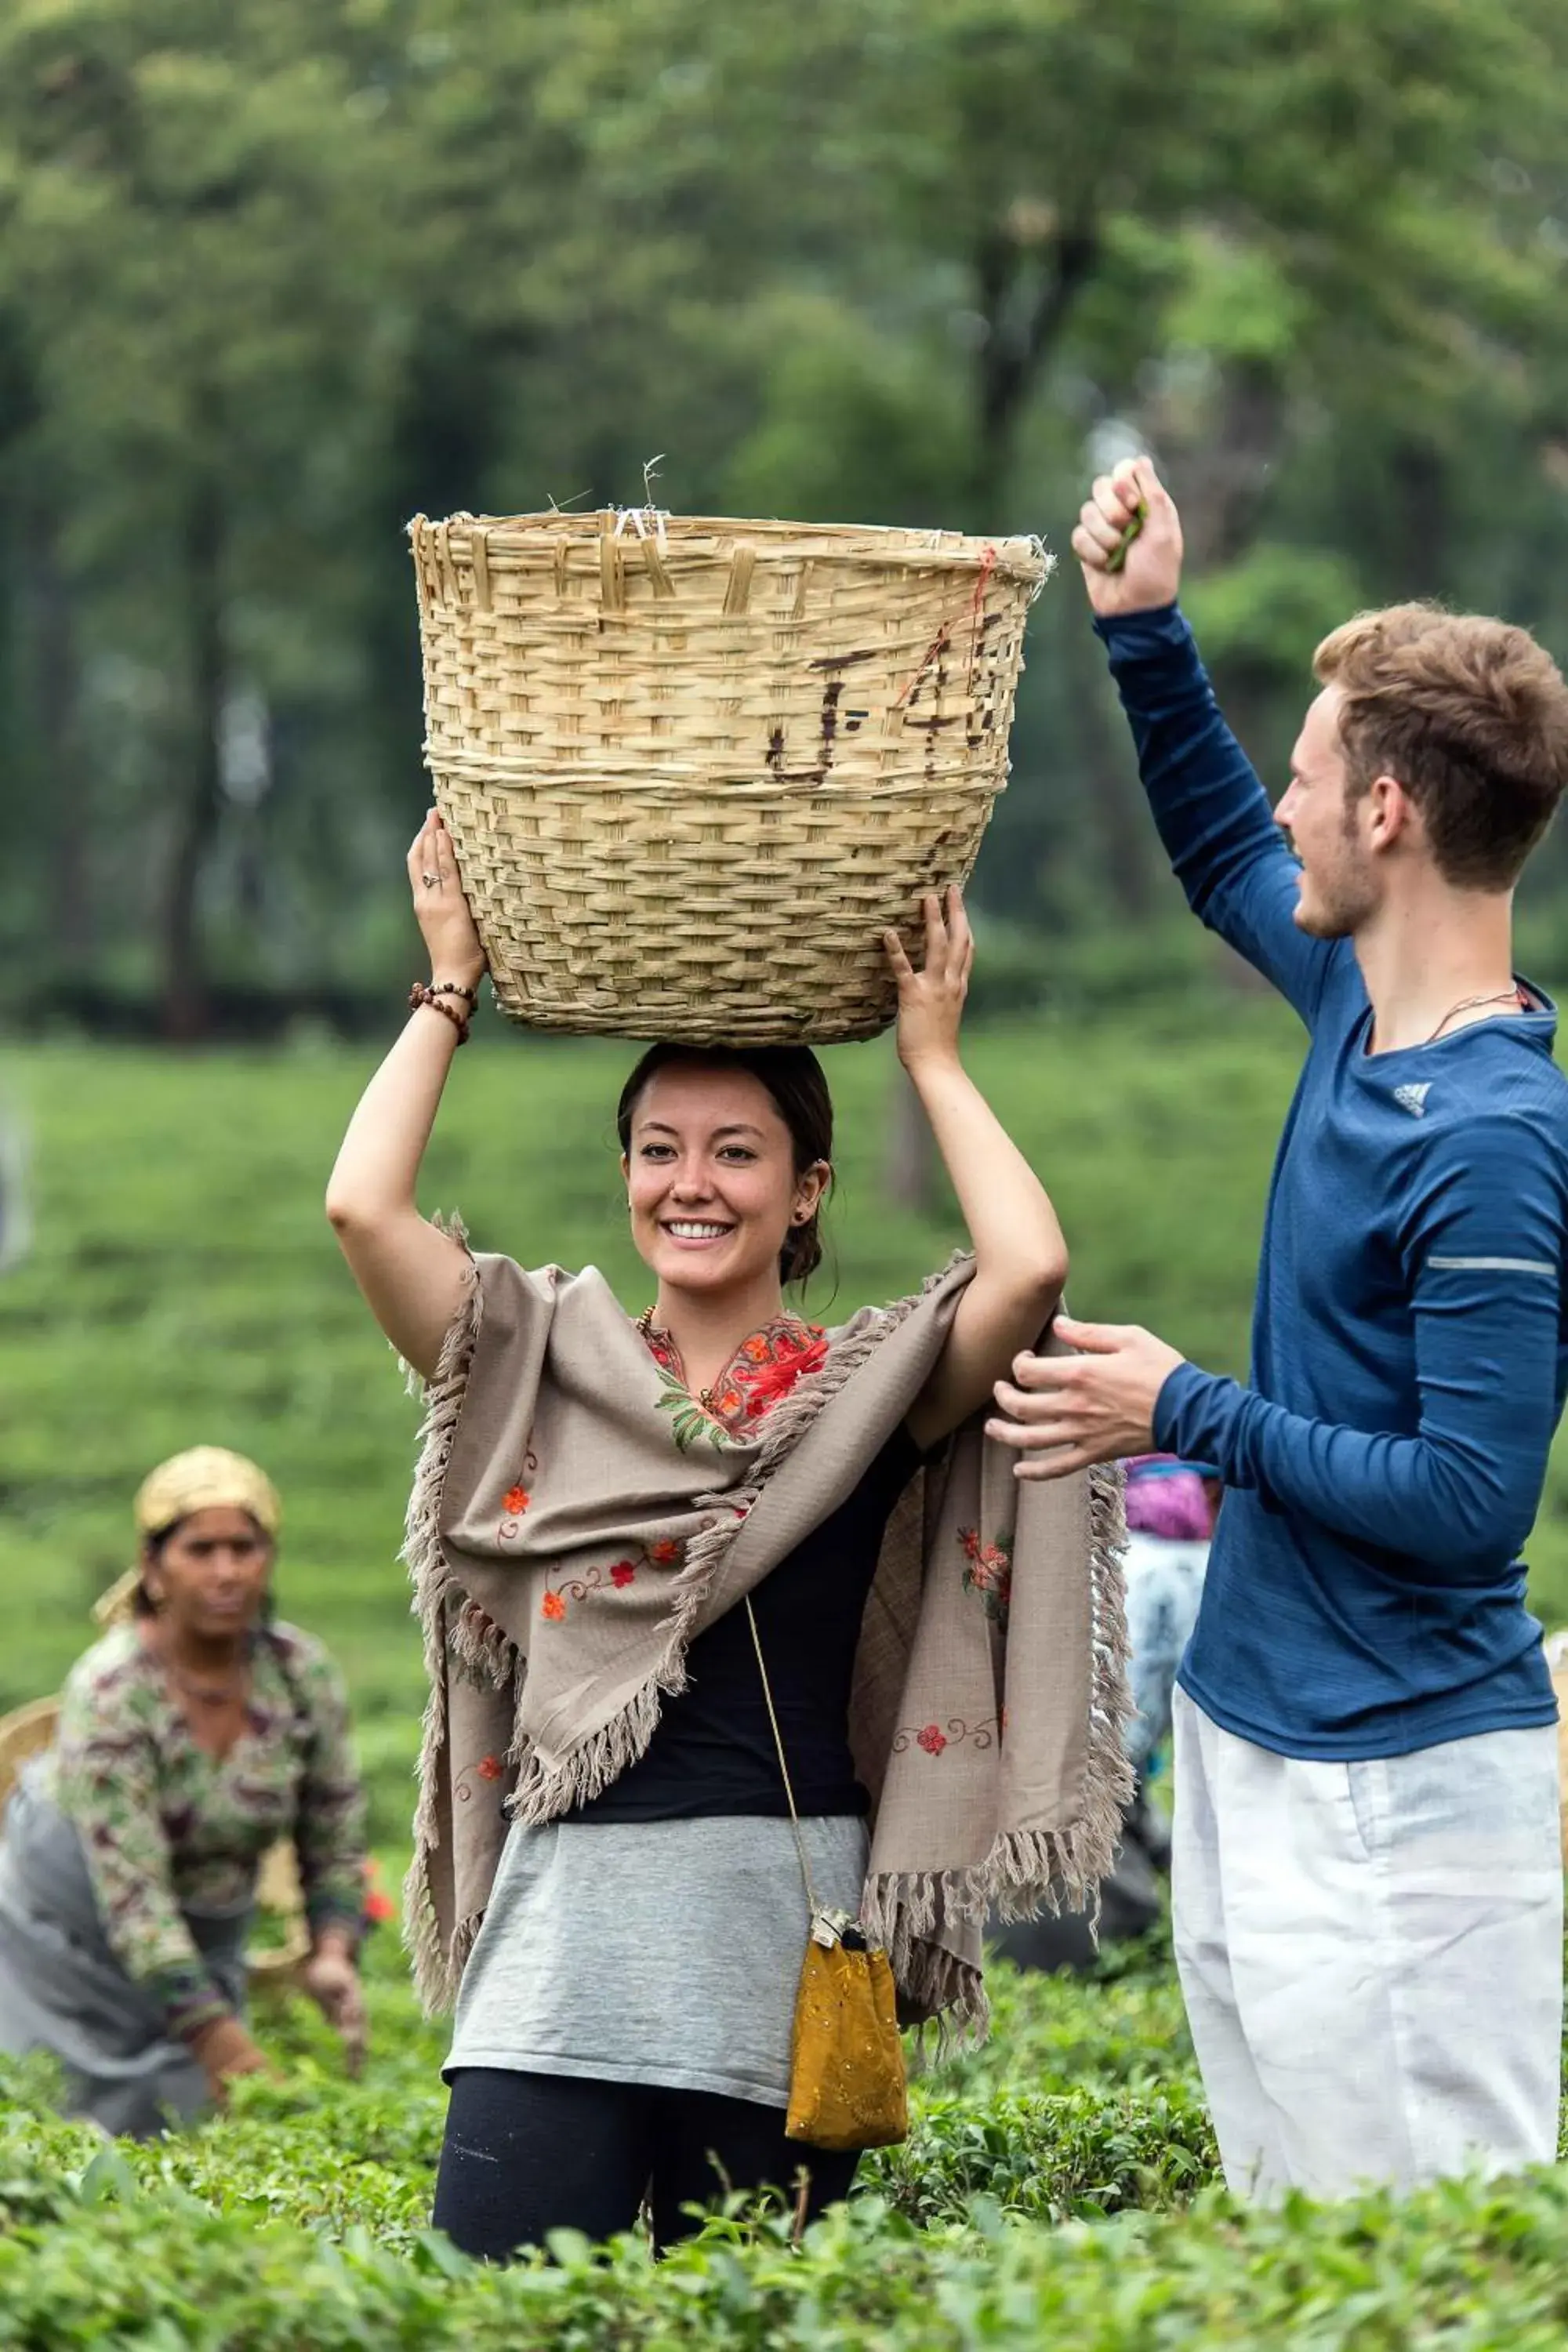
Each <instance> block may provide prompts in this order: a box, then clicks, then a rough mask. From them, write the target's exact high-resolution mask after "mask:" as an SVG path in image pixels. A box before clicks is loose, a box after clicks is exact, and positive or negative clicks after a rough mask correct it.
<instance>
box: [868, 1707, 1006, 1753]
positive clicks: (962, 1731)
mask: <svg viewBox="0 0 1568 2352" xmlns="http://www.w3.org/2000/svg"><path fill="white" fill-rule="evenodd" d="M1001 1736H1002V1724H1001V1720H1000V1717H997V1716H994V1715H988V1716H986V1717H984V1719H983V1720H982V1721H981V1722H979V1723H966V1722H965V1721H964V1719H963V1716H961V1715H950V1716H949V1717H948V1718H947V1721H946V1722H945V1723H920V1724H905V1725H904V1726H903V1727H902V1728H901V1729H900V1730H899V1731H896V1732H895V1733H894V1735H893V1753H894V1755H895V1756H902V1755H904V1754H905V1753H906V1752H907V1751H908V1750H909V1749H910V1748H923V1749H924V1751H925V1753H926V1754H927V1755H928V1756H931V1757H936V1756H941V1755H942V1754H944V1753H945V1751H946V1750H947V1749H948V1748H957V1747H959V1746H961V1745H962V1743H963V1741H964V1740H966V1739H967V1740H968V1742H969V1744H970V1746H971V1747H972V1748H994V1746H995V1744H996V1742H997V1740H998V1739H999V1738H1001Z"/></svg>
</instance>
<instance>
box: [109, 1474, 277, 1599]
mask: <svg viewBox="0 0 1568 2352" xmlns="http://www.w3.org/2000/svg"><path fill="white" fill-rule="evenodd" d="M226 1508H232V1509H235V1510H240V1511H248V1512H249V1513H250V1516H251V1517H252V1518H253V1519H254V1520H255V1521H256V1524H257V1526H258V1528H260V1529H261V1530H262V1532H263V1534H264V1535H268V1536H276V1534H277V1533H278V1527H279V1520H280V1519H281V1518H282V1516H283V1507H282V1505H281V1504H280V1503H279V1500H278V1489H277V1488H276V1486H274V1485H273V1484H272V1481H271V1479H270V1478H268V1475H267V1474H266V1472H265V1471H264V1470H260V1469H258V1467H257V1465H256V1464H255V1463H254V1462H251V1461H248V1460H247V1457H246V1456H245V1455H244V1454H231V1453H230V1452H229V1451H228V1449H227V1447H226V1446H223V1445H193V1446H192V1447H191V1448H190V1449H189V1451H188V1452H187V1453H184V1454H173V1455H172V1456H171V1457H170V1459H169V1460H168V1461H167V1462H160V1464H159V1465H158V1467H157V1468H156V1470H153V1471H151V1472H149V1474H148V1475H147V1476H146V1477H145V1478H143V1480H142V1484H141V1486H140V1487H139V1488H138V1489H137V1494H136V1501H135V1504H134V1506H133V1510H134V1514H135V1519H136V1532H137V1534H138V1535H141V1536H155V1535H159V1534H161V1533H162V1532H163V1528H172V1527H173V1526H174V1521H175V1520H176V1519H187V1518H189V1517H190V1515H191V1513H192V1512H193V1511H210V1510H213V1509H220V1510H221V1509H226ZM141 1578H142V1570H141V1568H140V1567H136V1568H128V1569H127V1570H126V1571H125V1573H124V1575H123V1576H121V1577H119V1578H117V1579H116V1580H115V1581H114V1583H112V1584H111V1585H110V1588H109V1590H108V1591H107V1592H105V1593H104V1594H103V1595H102V1596H101V1597H100V1600H99V1601H97V1602H96V1603H95V1604H94V1607H93V1612H92V1613H93V1615H94V1617H95V1618H96V1619H97V1620H98V1622H99V1623H100V1625H116V1624H119V1623H120V1622H121V1620H122V1619H124V1618H127V1617H129V1616H130V1614H131V1612H132V1602H133V1601H134V1599H135V1594H136V1587H137V1585H138V1584H139V1583H140V1581H141Z"/></svg>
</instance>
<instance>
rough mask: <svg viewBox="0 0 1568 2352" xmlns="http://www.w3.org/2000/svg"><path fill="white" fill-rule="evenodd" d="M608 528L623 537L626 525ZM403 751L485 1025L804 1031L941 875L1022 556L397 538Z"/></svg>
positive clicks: (957, 855)
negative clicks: (420, 716) (429, 788)
mask: <svg viewBox="0 0 1568 2352" xmlns="http://www.w3.org/2000/svg"><path fill="white" fill-rule="evenodd" d="M628 520H630V521H631V522H632V523H633V524H634V525H635V528H632V529H628V528H627V522H628ZM410 533H411V538H412V542H413V552H414V560H415V570H416V579H417V583H418V589H419V609H420V630H421V640H422V645H423V649H424V659H425V707H426V759H427V761H428V764H429V767H430V771H431V774H432V777H433V780H434V782H435V788H436V799H437V805H438V806H439V808H440V810H441V813H442V814H443V816H444V817H445V819H446V821H447V825H448V827H449V828H450V831H451V834H452V838H453V844H454V846H455V848H456V851H457V856H458V866H459V869H460V871H461V874H462V877H463V884H464V887H465V890H466V891H467V894H468V900H469V903H470V905H471V907H472V908H473V911H474V916H475V919H476V921H477V922H478V924H479V932H480V935H481V938H482V939H483V940H484V944H485V948H486V951H487V953H488V954H489V962H490V974H491V979H492V982H493V983H494V986H495V991H496V994H497V997H498V999H499V1001H500V1003H501V1005H502V1007H503V1009H504V1010H505V1011H506V1012H507V1013H510V1014H511V1015H512V1016H513V1017H514V1018H516V1019H519V1020H522V1021H526V1022H528V1023H530V1024H532V1025H534V1026H537V1027H542V1028H552V1029H567V1030H579V1031H581V1030H594V1031H599V1032H608V1033H612V1034H623V1035H630V1036H641V1037H650V1036H668V1037H680V1038H685V1039H688V1040H689V1041H692V1042H714V1041H719V1040H729V1041H731V1042H736V1043H740V1042H749V1043H764V1042H769V1041H773V1042H780V1041H785V1040H790V1039H806V1040H811V1041H814V1042H817V1043H827V1042H830V1041H832V1040H834V1039H838V1038H848V1037H863V1036H868V1035H870V1034H873V1033H874V1032H875V1031H877V1030H879V1029H880V1028H883V1027H885V1026H886V1025H887V1024H888V1022H889V1020H890V1019H891V1018H892V1015H893V1013H894V1010H895V995H894V991H893V988H892V983H891V982H890V979H889V975H888V972H887V970H886V966H885V964H884V961H883V959H882V952H881V948H880V944H879V934H880V932H881V931H882V929H885V928H886V927H888V926H889V925H891V926H893V927H895V928H897V929H900V930H902V931H903V932H904V933H905V935H906V937H907V938H908V939H909V940H910V943H911V944H913V942H914V940H915V939H916V936H917V933H918V928H919V927H918V908H919V899H920V895H921V892H922V891H924V890H928V889H932V888H940V887H942V886H943V885H945V884H946V883H948V882H950V881H960V882H961V881H963V880H965V879H967V877H968V875H969V872H970V869H971V867H972V866H973V862H974V856H975V853H976V851H977V849H978V848H979V845H980V838H981V835H982V834H983V832H984V827H985V824H986V820H987V818H988V817H989V814H990V811H991V804H992V802H993V801H994V797H995V795H996V793H998V792H999V791H1000V790H1001V789H1002V786H1003V784H1004V783H1005V778H1006V768H1007V730H1008V727H1009V724H1010V722H1011V719H1012V709H1013V698H1014V693H1015V690H1016V684H1017V678H1018V673H1019V670H1020V668H1021V667H1022V658H1023V634H1024V622H1025V617H1026V612H1027V608H1028V605H1029V604H1030V603H1031V601H1032V599H1033V597H1034V596H1035V594H1036V593H1037V591H1038V588H1039V586H1040V584H1041V583H1042V581H1043V580H1044V578H1045V576H1046V572H1047V559H1046V558H1045V556H1044V554H1043V553H1042V551H1041V550H1040V549H1039V547H1038V544H1037V542H1036V541H1031V540H1005V541H997V542H994V543H992V542H988V541H981V540H973V539H970V540H966V539H961V538H959V537H957V536H956V535H954V534H952V533H931V532H914V531H893V530H847V529H833V528H827V527H822V528H814V527H804V526H799V525H789V524H779V523H763V522H713V521H704V520H674V519H654V518H649V517H645V516H640V515H639V516H637V517H633V518H627V517H626V516H623V515H620V514H618V513H617V512H616V511H615V510H609V511H607V512H605V513H604V514H602V515H598V516H580V515H561V514H549V515H539V516H521V517H517V518H514V519H512V520H504V521H498V520H490V519H488V518H474V517H470V516H454V517H453V518H451V520H448V521H447V522H444V523H429V522H426V520H424V518H423V517H420V518H417V519H416V520H415V522H414V523H413V524H412V525H411V526H410Z"/></svg>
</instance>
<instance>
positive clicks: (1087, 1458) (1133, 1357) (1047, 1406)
mask: <svg viewBox="0 0 1568 2352" xmlns="http://www.w3.org/2000/svg"><path fill="white" fill-rule="evenodd" d="M1054 1328H1055V1331H1056V1335H1057V1337H1058V1339H1065V1340H1066V1341H1067V1343H1068V1346H1069V1347H1071V1348H1076V1349H1079V1353H1078V1354H1077V1355H1075V1356H1034V1355H1022V1356H1019V1357H1018V1358H1017V1359H1016V1361H1015V1363H1014V1366H1013V1373H1014V1378H1013V1380H1012V1381H997V1383H996V1391H995V1393H996V1402H997V1403H998V1405H999V1406H1000V1407H1001V1409H1002V1412H1003V1413H1005V1415H1006V1416H1007V1418H1006V1419H1005V1420H1003V1419H1000V1418H998V1419H995V1420H993V1421H988V1422H987V1423H986V1424H985V1434H986V1436H987V1437H992V1438H994V1439H995V1440H996V1442H997V1443H998V1444H1001V1445H1011V1446H1015V1447H1016V1448H1017V1450H1018V1454H1019V1457H1020V1458H1019V1459H1018V1461H1017V1462H1016V1463H1015V1464H1014V1465H1013V1472H1014V1475H1015V1477H1018V1478H1065V1477H1067V1476H1068V1475H1069V1473H1071V1472H1072V1471H1074V1470H1083V1469H1086V1468H1087V1467H1088V1466H1089V1464H1090V1463H1091V1462H1114V1461H1117V1460H1118V1459H1119V1458H1120V1457H1121V1455H1122V1454H1148V1453H1150V1452H1152V1449H1153V1443H1154V1439H1153V1420H1154V1407H1155V1405H1156V1403H1157V1402H1159V1396H1160V1391H1161V1390H1162V1389H1163V1387H1164V1385H1165V1382H1166V1381H1167V1380H1168V1379H1169V1378H1170V1376H1171V1374H1172V1373H1173V1371H1174V1370H1175V1369H1176V1367H1177V1365H1178V1364H1181V1363H1183V1362H1184V1361H1185V1358H1184V1357H1183V1356H1181V1355H1180V1354H1179V1353H1178V1352H1177V1350H1176V1349H1174V1348H1169V1347H1167V1346H1166V1344H1165V1342H1164V1340H1163V1339H1156V1338H1155V1337H1154V1334H1153V1333H1152V1331H1144V1330H1142V1329H1141V1328H1139V1327H1138V1326H1137V1325H1136V1324H1131V1323H1126V1324H1118V1323H1077V1322H1074V1321H1072V1320H1071V1319H1070V1318H1068V1316H1066V1315H1058V1317H1057V1319H1056V1323H1055V1326H1054Z"/></svg>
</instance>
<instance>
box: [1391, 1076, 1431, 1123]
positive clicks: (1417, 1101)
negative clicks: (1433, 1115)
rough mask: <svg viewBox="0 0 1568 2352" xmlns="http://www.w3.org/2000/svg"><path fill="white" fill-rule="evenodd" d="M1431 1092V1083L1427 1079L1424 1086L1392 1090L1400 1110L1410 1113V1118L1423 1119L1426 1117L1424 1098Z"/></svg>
mask: <svg viewBox="0 0 1568 2352" xmlns="http://www.w3.org/2000/svg"><path fill="white" fill-rule="evenodd" d="M1431 1091H1432V1081H1431V1080H1430V1078H1428V1079H1427V1081H1426V1084H1425V1086H1419V1087H1394V1101H1395V1102H1396V1103H1398V1104H1399V1105H1400V1107H1401V1108H1402V1109H1405V1110H1407V1111H1408V1112H1409V1113H1410V1116H1411V1118H1426V1097H1427V1096H1428V1095H1429V1094H1430V1093H1431Z"/></svg>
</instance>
